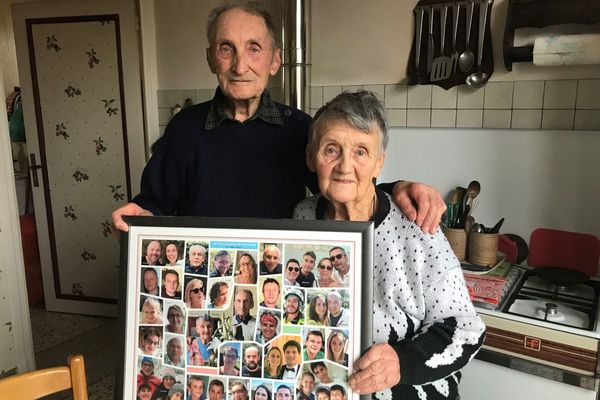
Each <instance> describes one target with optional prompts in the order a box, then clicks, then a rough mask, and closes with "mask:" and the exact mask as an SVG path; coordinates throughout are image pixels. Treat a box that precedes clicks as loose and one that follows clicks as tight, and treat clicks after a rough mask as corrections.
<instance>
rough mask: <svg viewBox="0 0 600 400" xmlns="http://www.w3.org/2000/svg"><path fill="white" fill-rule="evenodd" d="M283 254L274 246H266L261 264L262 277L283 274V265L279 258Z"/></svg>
mask: <svg viewBox="0 0 600 400" xmlns="http://www.w3.org/2000/svg"><path fill="white" fill-rule="evenodd" d="M280 257H281V252H280V251H279V248H278V247H277V246H274V245H268V246H265V250H264V251H263V259H262V261H261V262H260V274H261V275H273V274H280V273H281V263H280V262H279V258H280Z"/></svg>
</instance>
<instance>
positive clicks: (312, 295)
mask: <svg viewBox="0 0 600 400" xmlns="http://www.w3.org/2000/svg"><path fill="white" fill-rule="evenodd" d="M328 293H329V291H327V290H325V289H306V298H307V302H308V303H307V305H306V325H313V326H325V325H328V322H327V317H328V316H329V314H328V312H327V294H328Z"/></svg>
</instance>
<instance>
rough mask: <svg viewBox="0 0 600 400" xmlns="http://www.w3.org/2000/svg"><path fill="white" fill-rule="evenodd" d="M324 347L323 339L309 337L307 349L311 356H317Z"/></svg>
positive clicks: (314, 336)
mask: <svg viewBox="0 0 600 400" xmlns="http://www.w3.org/2000/svg"><path fill="white" fill-rule="evenodd" d="M322 346H323V339H321V337H320V336H317V335H308V339H307V340H306V349H307V350H308V352H309V353H310V354H317V353H318V352H319V350H321V347H322Z"/></svg>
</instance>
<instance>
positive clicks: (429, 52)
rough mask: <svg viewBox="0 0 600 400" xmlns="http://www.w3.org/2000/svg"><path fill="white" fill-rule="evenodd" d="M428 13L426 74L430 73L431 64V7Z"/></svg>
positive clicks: (432, 47)
mask: <svg viewBox="0 0 600 400" xmlns="http://www.w3.org/2000/svg"><path fill="white" fill-rule="evenodd" d="M427 12H428V13H429V35H428V36H427V73H428V74H429V73H430V72H431V65H432V64H433V51H434V50H435V49H434V43H433V7H430V8H428V9H427Z"/></svg>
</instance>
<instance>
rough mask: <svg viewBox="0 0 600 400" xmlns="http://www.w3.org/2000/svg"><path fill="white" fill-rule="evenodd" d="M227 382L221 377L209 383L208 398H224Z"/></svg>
mask: <svg viewBox="0 0 600 400" xmlns="http://www.w3.org/2000/svg"><path fill="white" fill-rule="evenodd" d="M223 393H225V384H224V383H223V381H221V380H219V379H213V380H212V381H210V383H209V384H208V400H223Z"/></svg>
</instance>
